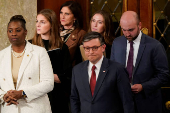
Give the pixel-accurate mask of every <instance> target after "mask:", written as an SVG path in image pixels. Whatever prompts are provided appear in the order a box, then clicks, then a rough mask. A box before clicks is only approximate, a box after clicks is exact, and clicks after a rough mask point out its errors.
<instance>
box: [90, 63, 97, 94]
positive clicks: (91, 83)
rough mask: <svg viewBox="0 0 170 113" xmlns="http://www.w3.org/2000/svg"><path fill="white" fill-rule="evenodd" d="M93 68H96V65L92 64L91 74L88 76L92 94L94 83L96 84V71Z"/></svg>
mask: <svg viewBox="0 0 170 113" xmlns="http://www.w3.org/2000/svg"><path fill="white" fill-rule="evenodd" d="M95 69H96V66H95V65H93V67H92V74H91V78H90V89H91V94H92V96H93V94H94V89H95V85H96V73H95V71H94V70H95Z"/></svg>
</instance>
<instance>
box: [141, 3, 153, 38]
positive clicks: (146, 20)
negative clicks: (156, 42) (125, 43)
mask: <svg viewBox="0 0 170 113" xmlns="http://www.w3.org/2000/svg"><path fill="white" fill-rule="evenodd" d="M140 20H141V22H142V28H147V29H148V35H149V36H151V37H152V36H153V5H152V0H140Z"/></svg>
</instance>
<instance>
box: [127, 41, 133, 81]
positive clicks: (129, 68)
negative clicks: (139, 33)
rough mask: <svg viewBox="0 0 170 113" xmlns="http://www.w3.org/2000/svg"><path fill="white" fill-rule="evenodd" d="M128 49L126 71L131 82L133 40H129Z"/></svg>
mask: <svg viewBox="0 0 170 113" xmlns="http://www.w3.org/2000/svg"><path fill="white" fill-rule="evenodd" d="M129 43H130V51H129V56H128V62H127V67H126V69H127V71H128V73H129V81H130V83H131V80H132V72H133V41H130V42H129Z"/></svg>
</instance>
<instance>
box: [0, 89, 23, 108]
mask: <svg viewBox="0 0 170 113" xmlns="http://www.w3.org/2000/svg"><path fill="white" fill-rule="evenodd" d="M22 97H23V96H22V90H19V91H17V90H9V91H8V92H7V93H6V94H5V95H4V97H3V99H4V101H5V102H6V103H8V104H7V106H9V105H11V104H15V105H17V104H19V103H18V102H17V100H18V99H20V98H22Z"/></svg>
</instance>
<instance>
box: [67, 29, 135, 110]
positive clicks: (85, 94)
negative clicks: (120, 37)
mask: <svg viewBox="0 0 170 113" xmlns="http://www.w3.org/2000/svg"><path fill="white" fill-rule="evenodd" d="M83 47H84V50H85V55H86V57H87V58H88V60H87V61H85V62H82V63H80V64H78V65H76V66H75V67H74V68H73V72H72V86H71V97H70V98H71V111H72V113H80V112H81V113H134V104H133V99H132V92H131V89H130V84H129V81H128V74H127V72H126V69H125V68H124V67H123V66H122V65H120V64H119V63H116V62H114V61H111V60H108V59H107V58H105V57H104V56H103V52H104V51H105V47H106V45H105V44H104V39H103V37H102V35H101V34H100V33H97V32H90V33H87V34H86V35H85V36H84V39H83Z"/></svg>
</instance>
